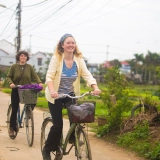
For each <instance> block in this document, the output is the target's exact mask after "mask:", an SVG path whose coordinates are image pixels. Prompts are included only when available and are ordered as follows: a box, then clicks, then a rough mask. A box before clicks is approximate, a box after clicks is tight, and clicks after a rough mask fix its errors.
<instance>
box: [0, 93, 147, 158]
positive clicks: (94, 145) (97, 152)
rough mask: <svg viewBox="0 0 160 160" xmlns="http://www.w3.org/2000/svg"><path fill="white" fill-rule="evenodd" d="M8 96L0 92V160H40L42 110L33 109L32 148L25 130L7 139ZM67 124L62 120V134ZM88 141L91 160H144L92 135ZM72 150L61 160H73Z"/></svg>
mask: <svg viewBox="0 0 160 160" xmlns="http://www.w3.org/2000/svg"><path fill="white" fill-rule="evenodd" d="M9 101H10V96H9V95H8V94H5V93H3V92H1V91H0V111H1V112H0V160H11V159H13V160H31V159H33V160H42V156H41V150H40V131H41V124H42V121H43V112H44V111H43V110H40V109H38V108H35V110H34V120H35V139H34V144H33V146H32V147H29V146H28V144H27V139H26V134H25V128H21V129H20V131H19V133H18V136H17V138H16V139H15V140H11V139H10V138H9V137H8V133H7V128H6V113H7V108H8V103H9ZM68 127H69V123H68V120H67V119H64V132H65V133H66V131H67V130H68ZM89 140H90V145H91V150H92V157H93V160H144V159H143V158H140V157H138V156H136V155H134V154H133V153H130V152H128V151H126V150H124V149H121V148H119V147H117V146H114V145H112V144H110V143H107V142H104V141H103V140H102V139H98V138H97V137H96V136H95V134H94V133H89ZM75 159H76V158H75V156H74V150H72V151H71V153H70V155H67V156H64V158H63V160H75Z"/></svg>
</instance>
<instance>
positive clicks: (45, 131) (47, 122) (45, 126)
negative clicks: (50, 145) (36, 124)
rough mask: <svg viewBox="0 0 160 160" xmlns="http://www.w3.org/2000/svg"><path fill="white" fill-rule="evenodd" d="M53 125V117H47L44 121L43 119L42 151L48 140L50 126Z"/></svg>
mask: <svg viewBox="0 0 160 160" xmlns="http://www.w3.org/2000/svg"><path fill="white" fill-rule="evenodd" d="M52 125H53V122H52V119H51V118H46V119H45V120H44V121H43V124H42V128H41V139H40V141H41V151H42V150H43V147H44V145H45V142H46V140H47V137H48V134H49V131H50V128H51V127H52Z"/></svg>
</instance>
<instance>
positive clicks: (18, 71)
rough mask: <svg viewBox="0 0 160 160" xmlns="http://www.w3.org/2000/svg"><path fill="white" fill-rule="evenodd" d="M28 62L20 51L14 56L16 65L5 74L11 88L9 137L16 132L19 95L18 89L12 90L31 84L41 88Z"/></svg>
mask: <svg viewBox="0 0 160 160" xmlns="http://www.w3.org/2000/svg"><path fill="white" fill-rule="evenodd" d="M28 60H29V54H28V52H26V51H20V52H19V53H17V55H16V61H17V62H18V63H16V64H13V65H12V66H11V67H10V70H9V72H8V74H7V78H6V80H7V82H8V83H9V85H10V88H12V92H11V104H12V113H11V118H10V132H9V135H10V137H12V136H14V135H15V134H14V132H17V128H16V121H17V112H18V108H19V102H20V100H19V94H18V88H14V87H15V86H16V85H25V84H31V83H32V82H35V83H38V84H39V85H40V86H42V83H41V80H40V79H39V77H38V75H37V74H36V72H35V70H34V69H33V67H32V66H31V65H29V64H27V61H28Z"/></svg>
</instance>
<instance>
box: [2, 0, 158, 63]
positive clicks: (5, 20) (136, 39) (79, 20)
mask: <svg viewBox="0 0 160 160" xmlns="http://www.w3.org/2000/svg"><path fill="white" fill-rule="evenodd" d="M21 2H22V12H21V29H22V47H21V48H22V49H26V48H31V51H32V53H36V52H38V51H41V52H46V53H53V51H54V48H55V46H56V45H57V43H58V41H59V39H60V38H61V37H62V36H63V35H64V34H65V33H70V34H72V35H73V37H74V38H75V40H76V43H77V45H78V47H79V49H80V51H81V52H82V53H83V56H84V57H85V58H87V59H88V62H89V63H99V64H100V63H104V62H105V61H106V60H109V61H110V60H114V59H118V60H119V61H124V60H129V59H133V58H134V57H135V56H134V54H144V56H145V55H146V54H147V51H148V50H149V51H151V52H156V53H160V31H159V29H160V18H159V15H160V9H159V6H160V0H34V1H33V0H21ZM18 3H19V0H1V1H0V5H5V6H6V7H7V8H8V9H7V8H2V7H0V40H2V39H5V40H7V41H9V42H11V43H13V44H14V43H15V42H14V38H15V37H16V35H17V30H16V25H17V20H16V14H15V10H16V7H17V4H18Z"/></svg>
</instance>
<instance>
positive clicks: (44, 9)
mask: <svg viewBox="0 0 160 160" xmlns="http://www.w3.org/2000/svg"><path fill="white" fill-rule="evenodd" d="M57 2H59V0H57V1H56V2H55V3H53V4H52V5H50V6H49V7H47V8H43V10H42V11H40V12H39V13H37V14H36V15H34V16H33V17H32V18H29V19H28V20H26V21H25V22H24V23H23V24H25V23H26V22H28V21H31V19H33V18H35V17H37V16H39V15H40V14H41V13H43V12H45V11H46V10H48V8H50V7H52V6H53V5H55V4H56V3H57ZM48 13H49V12H48ZM34 22H35V21H34ZM31 23H33V22H31Z"/></svg>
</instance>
